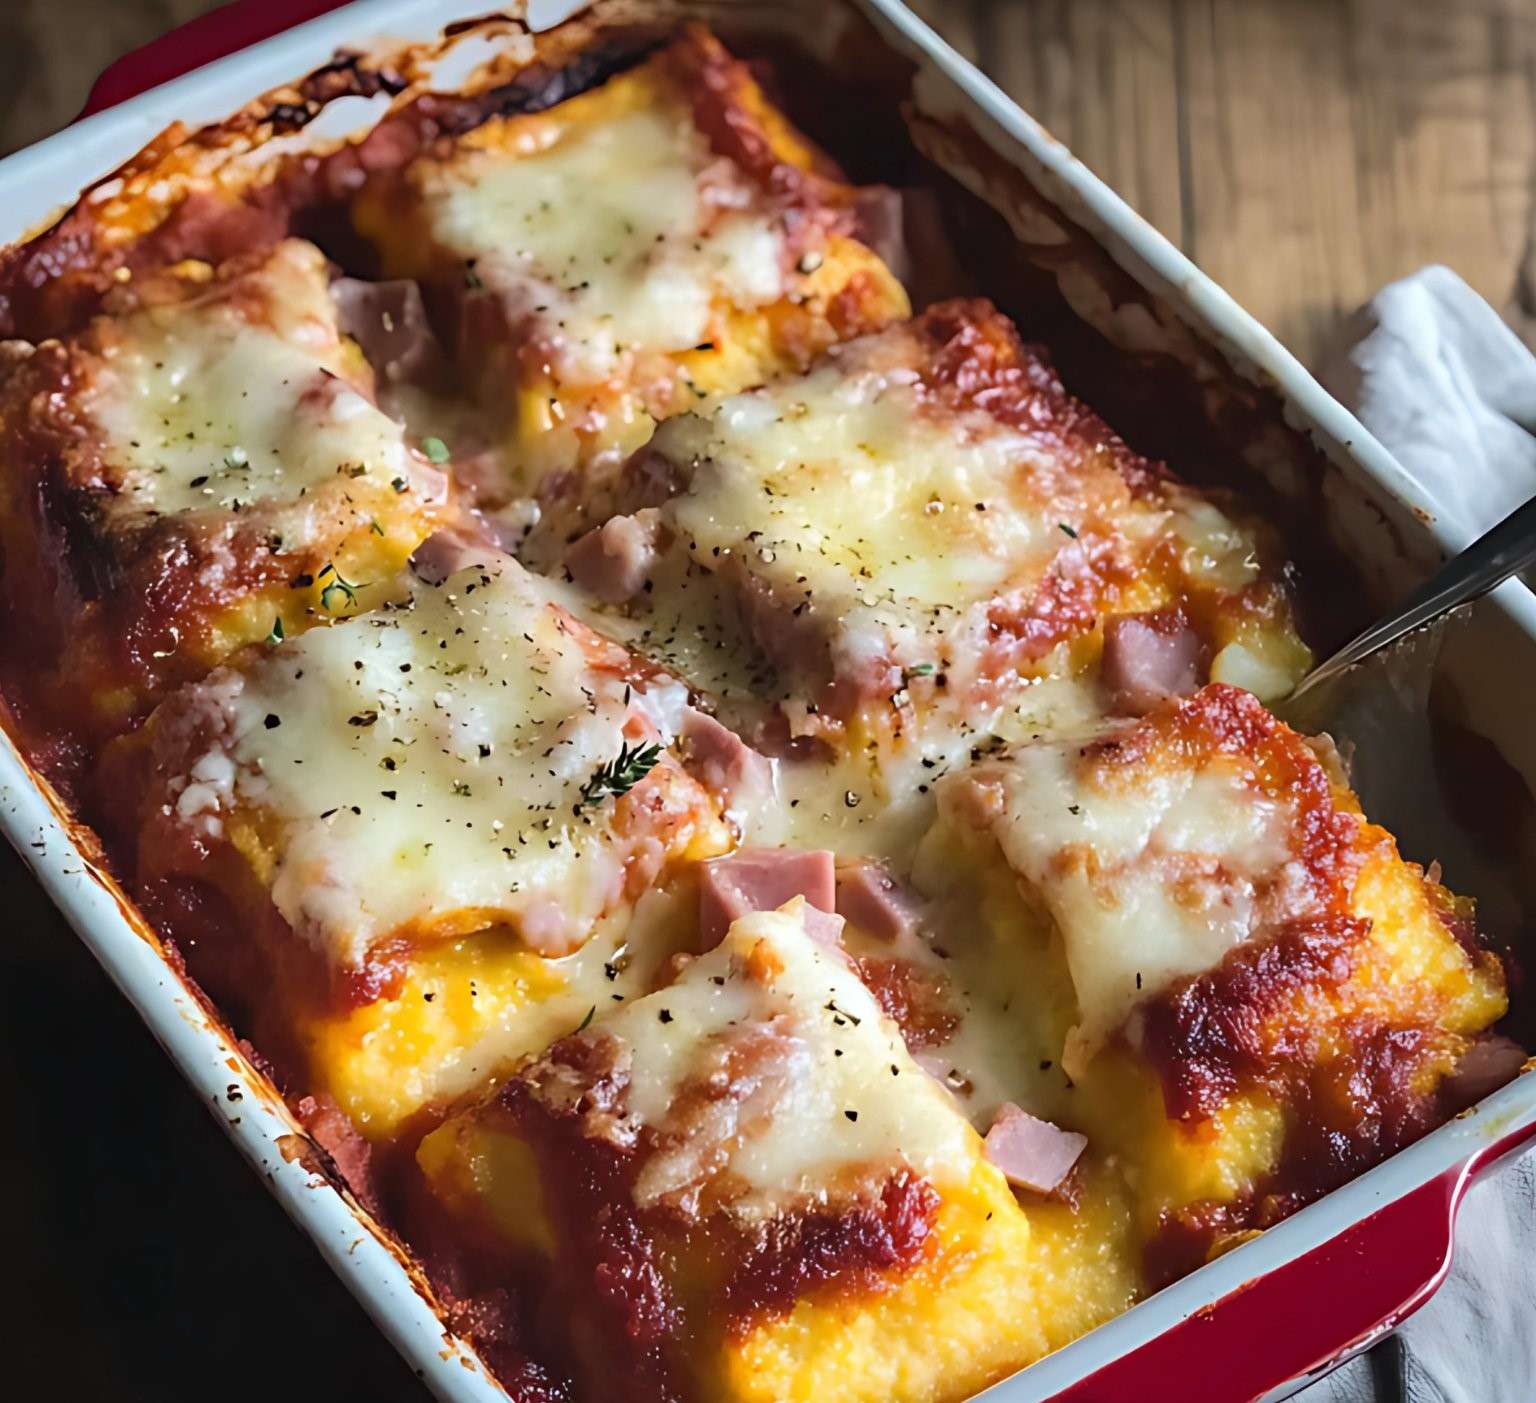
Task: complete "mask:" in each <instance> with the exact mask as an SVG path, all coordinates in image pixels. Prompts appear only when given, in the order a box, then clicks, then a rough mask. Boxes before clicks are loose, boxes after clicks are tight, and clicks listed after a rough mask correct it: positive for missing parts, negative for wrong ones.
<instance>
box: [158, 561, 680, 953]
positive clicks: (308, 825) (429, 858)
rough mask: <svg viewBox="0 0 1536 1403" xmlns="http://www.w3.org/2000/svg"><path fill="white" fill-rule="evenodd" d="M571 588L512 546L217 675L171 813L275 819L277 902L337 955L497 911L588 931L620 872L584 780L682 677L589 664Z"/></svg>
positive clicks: (666, 715)
mask: <svg viewBox="0 0 1536 1403" xmlns="http://www.w3.org/2000/svg"><path fill="white" fill-rule="evenodd" d="M559 599H560V593H559V591H558V589H557V588H556V587H554V586H552V585H550V584H549V583H548V582H546V581H543V580H541V579H539V578H537V577H535V576H531V575H529V574H527V573H526V572H525V571H524V570H522V569H521V567H519V566H518V565H516V564H515V563H514V562H512V561H511V560H509V559H506V558H502V559H500V560H497V561H493V562H492V563H490V564H488V565H486V566H485V567H483V568H482V567H479V566H476V567H472V568H470V569H469V570H466V571H461V572H460V573H459V574H457V575H453V576H451V577H450V578H449V579H448V580H447V581H445V582H444V583H443V584H442V585H439V586H435V587H434V586H429V585H426V584H424V583H416V584H414V585H412V586H411V588H410V590H409V593H408V595H407V596H406V598H404V599H403V600H402V601H401V602H399V603H398V604H397V605H395V606H393V607H390V608H386V609H383V610H381V611H378V612H376V613H373V614H370V615H369V616H367V617H366V618H365V619H362V620H359V621H357V622H356V623H354V624H351V625H349V626H337V627H331V628H322V629H318V630H314V631H311V632H310V633H308V634H305V635H304V636H303V637H301V638H299V639H296V640H291V641H290V642H288V643H286V644H284V645H283V646H281V647H279V648H277V649H276V650H274V651H273V652H272V654H271V655H270V656H268V657H267V658H266V659H264V660H263V661H262V662H260V663H258V664H257V665H256V666H254V667H252V668H251V669H250V670H249V671H247V672H244V673H235V672H228V673H223V674H219V675H216V676H215V678H214V679H212V680H210V682H209V683H208V684H206V685H205V686H204V687H202V688H201V689H199V691H198V693H197V694H196V701H195V702H194V703H193V711H194V715H195V714H196V711H197V710H198V709H199V708H200V709H201V710H202V711H203V713H204V715H203V716H202V717H201V718H200V721H201V725H200V727H199V733H203V734H211V735H213V736H214V737H215V741H214V743H213V745H212V746H211V747H210V748H209V749H208V750H207V751H206V752H205V753H203V754H201V755H199V756H195V757H193V758H192V762H191V764H190V767H189V768H188V770H187V772H186V775H185V777H184V783H182V784H181V786H180V788H179V793H178V794H177V797H176V798H175V804H176V807H177V810H178V812H179V813H180V815H181V817H182V818H183V819H184V820H185V821H186V822H188V823H189V824H193V825H194V826H201V827H204V828H207V829H210V830H211V831H213V832H215V833H217V832H219V831H221V827H222V823H223V821H224V819H225V816H226V815H229V814H230V813H233V814H234V815H235V816H236V817H237V818H238V819H240V820H242V821H243V822H244V823H246V824H248V825H250V826H252V827H253V828H255V829H256V830H258V831H259V832H261V833H262V834H264V835H265V836H264V838H263V840H262V841H263V843H264V844H265V845H269V846H270V859H269V860H270V865H271V877H270V885H271V893H272V900H273V901H274V903H275V904H276V906H277V908H278V910H279V911H280V912H281V913H282V914H283V916H284V917H285V918H286V919H287V920H288V921H289V923H290V924H291V925H292V926H293V927H294V928H295V930H297V931H298V932H300V933H301V934H302V935H304V936H305V937H307V938H308V939H310V940H311V941H313V942H314V943H315V944H316V945H318V946H319V947H320V948H321V949H322V950H323V951H324V952H325V953H326V954H328V955H329V956H330V957H331V959H332V961H333V962H334V963H335V964H337V965H349V964H350V965H355V964H359V963H361V962H362V960H363V957H364V956H365V954H366V952H367V951H368V949H369V948H370V946H372V945H373V944H375V943H376V942H377V941H379V940H381V939H383V938H385V937H387V936H389V935H392V934H401V933H405V934H410V933H420V934H434V933H436V934H453V933H457V932H459V931H462V930H467V929H478V928H481V927H484V926H486V925H489V924H491V923H492V922H494V921H496V920H516V921H518V922H519V923H520V924H521V926H522V928H523V930H524V932H525V934H530V932H535V931H536V932H538V934H536V935H532V936H531V937H530V938H532V939H533V940H534V943H535V944H536V945H537V946H539V948H548V947H554V948H557V949H558V948H569V947H570V946H571V945H574V944H577V943H579V942H580V939H581V938H583V937H584V936H585V934H586V933H587V932H588V931H589V930H590V928H591V925H592V923H593V922H594V921H595V920H596V919H597V917H598V916H599V915H601V914H602V912H603V911H604V910H606V909H607V908H609V907H610V906H612V905H613V904H614V903H615V902H616V901H617V899H618V897H619V895H620V891H621V887H622V883H623V879H624V870H623V862H622V853H621V851H619V850H617V849H616V847H615V839H614V833H613V817H614V808H615V802H614V800H612V799H611V798H609V799H606V800H603V801H602V802H591V803H584V802H583V799H584V797H586V796H584V789H585V788H586V787H587V786H588V785H589V782H590V781H591V779H592V776H593V774H594V772H595V771H596V770H597V769H598V768H599V767H600V766H603V765H606V764H608V763H610V762H612V761H614V760H615V758H616V757H617V756H618V754H619V752H620V749H621V747H622V746H623V745H624V744H626V741H627V739H628V738H629V737H631V736H633V735H635V734H636V733H637V728H638V734H640V735H641V736H642V737H650V738H653V739H654V740H656V741H659V742H663V743H664V742H666V741H667V740H669V739H670V738H671V735H672V730H673V722H674V718H675V716H676V712H677V708H679V707H680V706H681V704H682V701H683V698H684V693H683V690H682V688H681V687H680V686H678V685H677V684H676V683H670V682H666V681H662V682H660V683H658V684H657V685H656V686H654V687H652V688H650V689H647V690H641V689H639V688H637V687H635V686H633V685H631V684H630V683H628V682H626V681H625V680H624V678H623V676H621V675H620V674H619V673H618V672H616V671H612V670H607V669H605V668H602V667H597V666H594V664H593V660H592V658H591V656H590V655H589V651H588V647H587V646H586V644H585V641H584V640H583V639H582V638H581V637H579V636H577V635H576V634H575V633H574V632H573V631H572V626H571V622H570V619H569V616H568V615H567V614H565V613H564V612H563V611H562V609H561V608H560V607H559ZM621 656H622V655H621ZM662 764H663V765H664V766H665V767H666V770H668V771H672V772H673V773H676V772H675V770H673V769H672V765H671V762H670V761H663V762H662ZM664 772H665V771H664ZM679 778H680V777H679Z"/></svg>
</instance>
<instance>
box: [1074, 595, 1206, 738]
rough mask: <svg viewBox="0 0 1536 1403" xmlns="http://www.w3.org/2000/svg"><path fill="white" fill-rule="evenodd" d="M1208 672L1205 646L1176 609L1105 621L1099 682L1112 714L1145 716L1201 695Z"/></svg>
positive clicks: (1129, 615) (1124, 616)
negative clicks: (1177, 699)
mask: <svg viewBox="0 0 1536 1403" xmlns="http://www.w3.org/2000/svg"><path fill="white" fill-rule="evenodd" d="M1204 672H1205V645H1204V644H1203V643H1202V642H1201V640H1200V635H1199V634H1198V633H1196V632H1195V631H1194V629H1192V628H1191V627H1190V626H1189V624H1188V622H1187V621H1186V620H1185V618H1184V616H1183V615H1182V614H1181V613H1180V612H1179V611H1178V610H1177V609H1161V610H1157V611H1156V612H1154V613H1150V614H1121V615H1119V616H1118V617H1115V618H1111V619H1107V620H1106V621H1105V623H1104V656H1103V660H1102V662H1101V663H1100V668H1099V677H1100V680H1101V681H1102V683H1103V686H1104V689H1105V691H1107V692H1108V693H1109V706H1110V710H1111V711H1113V712H1115V713H1117V714H1119V715H1121V716H1145V715H1146V714H1147V712H1149V711H1151V710H1152V709H1153V708H1154V707H1156V706H1158V705H1159V704H1161V703H1162V702H1165V701H1167V700H1169V699H1170V698H1172V697H1187V696H1192V695H1193V694H1194V693H1195V692H1197V691H1199V690H1200V685H1201V683H1202V681H1203V680H1204Z"/></svg>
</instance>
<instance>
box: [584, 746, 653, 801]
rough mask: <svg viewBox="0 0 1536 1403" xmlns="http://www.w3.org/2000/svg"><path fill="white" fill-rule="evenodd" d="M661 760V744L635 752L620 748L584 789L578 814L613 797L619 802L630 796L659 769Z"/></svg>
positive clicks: (601, 766) (638, 748)
mask: <svg viewBox="0 0 1536 1403" xmlns="http://www.w3.org/2000/svg"><path fill="white" fill-rule="evenodd" d="M660 759H661V747H660V746H659V745H637V746H635V747H634V748H633V749H631V748H630V747H629V746H627V745H621V746H619V753H618V754H617V755H616V756H614V758H613V759H612V760H609V761H608V762H607V763H606V764H603V765H599V766H598V767H597V769H595V770H594V771H593V772H592V776H591V778H590V779H588V780H587V782H586V783H585V784H584V785H582V786H581V799H580V800H579V802H578V803H577V805H576V809H577V812H578V813H579V812H580V811H581V810H582V809H585V808H588V807H590V806H592V805H596V804H601V803H602V802H603V800H604V799H607V798H609V797H610V796H611V797H613V798H615V799H617V798H618V797H619V796H620V795H621V794H628V793H629V791H630V790H631V789H633V788H634V787H635V786H636V785H637V784H639V783H640V781H641V780H643V779H644V778H645V777H646V776H647V775H648V774H650V772H651V771H652V770H653V769H655V768H656V762H657V761H658V760H660Z"/></svg>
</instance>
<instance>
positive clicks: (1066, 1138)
mask: <svg viewBox="0 0 1536 1403" xmlns="http://www.w3.org/2000/svg"><path fill="white" fill-rule="evenodd" d="M1087 1144H1088V1137H1087V1136H1086V1135H1079V1134H1078V1133H1077V1132H1076V1131H1073V1130H1063V1129H1061V1127H1060V1126H1056V1125H1052V1124H1051V1123H1050V1121H1048V1120H1039V1119H1037V1118H1036V1117H1034V1116H1032V1115H1030V1114H1029V1112H1028V1111H1025V1110H1022V1109H1020V1108H1019V1107H1018V1106H1015V1105H1014V1104H1013V1102H1012V1101H1005V1102H1003V1104H1002V1105H1001V1106H1000V1107H999V1108H998V1112H997V1115H996V1116H994V1117H993V1120H992V1128H991V1129H990V1130H989V1131H987V1139H986V1147H987V1158H988V1159H990V1160H991V1161H992V1163H993V1164H995V1165H996V1166H997V1167H998V1168H999V1169H1001V1170H1002V1171H1003V1177H1004V1178H1006V1179H1007V1180H1008V1182H1009V1183H1010V1184H1012V1185H1013V1186H1014V1187H1015V1188H1019V1189H1032V1190H1033V1191H1034V1192H1035V1193H1037V1194H1049V1193H1055V1192H1056V1190H1057V1188H1059V1187H1060V1185H1061V1181H1062V1180H1063V1179H1065V1178H1066V1177H1067V1175H1068V1174H1069V1173H1071V1171H1072V1166H1073V1165H1074V1164H1076V1163H1077V1159H1078V1156H1079V1155H1081V1154H1082V1152H1083V1150H1084V1149H1085V1148H1086V1146H1087Z"/></svg>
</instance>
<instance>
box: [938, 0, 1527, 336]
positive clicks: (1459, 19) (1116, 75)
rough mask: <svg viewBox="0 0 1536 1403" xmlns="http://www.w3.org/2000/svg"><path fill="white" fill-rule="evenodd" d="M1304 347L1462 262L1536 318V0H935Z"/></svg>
mask: <svg viewBox="0 0 1536 1403" xmlns="http://www.w3.org/2000/svg"><path fill="white" fill-rule="evenodd" d="M924 8H925V9H926V10H927V12H928V13H929V17H930V19H931V20H932V21H933V22H935V23H936V24H938V25H939V26H940V27H941V28H942V29H944V30H945V31H946V32H958V33H959V34H960V36H961V44H960V47H962V48H963V49H965V50H966V51H967V52H975V53H979V55H980V59H981V61H982V63H983V64H984V66H985V67H986V68H987V70H988V72H990V73H991V75H992V76H993V77H994V78H996V79H997V80H998V82H999V83H1000V84H1001V85H1002V86H1003V87H1004V88H1005V89H1006V90H1007V91H1008V92H1009V93H1010V94H1011V95H1012V96H1014V97H1015V98H1016V99H1017V100H1019V101H1020V102H1021V103H1022V104H1023V105H1024V106H1025V108H1026V109H1027V110H1029V111H1030V112H1032V113H1033V114H1034V115H1035V116H1036V117H1038V118H1039V119H1040V120H1041V121H1043V122H1044V123H1045V124H1046V125H1047V126H1048V127H1050V128H1051V129H1052V130H1053V131H1054V132H1055V133H1056V134H1057V135H1058V136H1060V137H1061V138H1062V140H1063V141H1065V142H1066V143H1067V144H1068V145H1069V146H1070V147H1071V148H1072V149H1073V150H1074V151H1075V152H1076V153H1077V154H1078V155H1079V156H1080V157H1082V159H1083V160H1084V161H1086V162H1087V164H1088V165H1089V166H1091V167H1092V168H1093V169H1094V170H1096V171H1097V172H1099V173H1100V174H1101V175H1102V176H1104V178H1105V179H1106V180H1107V181H1108V182H1109V183H1110V184H1111V185H1113V186H1114V187H1115V188H1116V189H1117V190H1119V191H1120V193H1121V194H1123V195H1124V196H1125V197H1126V198H1127V199H1128V200H1129V201H1130V203H1131V204H1132V205H1133V206H1135V207H1136V208H1137V209H1138V210H1139V211H1140V212H1141V213H1142V214H1144V215H1145V216H1146V217H1147V218H1148V219H1150V220H1151V221H1152V222H1153V223H1154V224H1156V225H1157V226H1158V227H1159V228H1160V229H1162V230H1163V232H1165V233H1166V234H1168V235H1169V236H1170V237H1171V238H1173V239H1174V240H1175V241H1176V242H1178V243H1179V244H1180V245H1181V246H1182V247H1183V248H1184V250H1185V251H1186V252H1188V253H1190V254H1191V255H1192V256H1193V257H1194V258H1195V259H1196V261H1198V262H1199V263H1201V265H1202V266H1203V267H1205V269H1206V270H1207V271H1208V272H1210V273H1211V274H1212V276H1214V277H1215V278H1216V279H1217V280H1218V281H1219V282H1221V283H1222V284H1223V285H1224V286H1226V287H1227V288H1228V289H1229V290H1230V291H1231V292H1232V293H1233V294H1234V295H1235V296H1236V297H1237V299H1238V300H1239V301H1240V302H1242V303H1243V304H1244V305H1245V306H1247V307H1248V308H1249V310H1251V311H1252V312H1254V313H1255V314H1256V315H1257V316H1258V317H1259V318H1260V319H1261V320H1263V321H1264V322H1266V323H1267V324H1268V325H1269V326H1271V327H1272V328H1273V329H1274V330H1275V331H1276V332H1277V333H1278V334H1279V335H1280V336H1281V338H1282V339H1283V340H1285V341H1286V342H1288V343H1289V344H1290V345H1291V346H1292V348H1293V349H1295V350H1296V351H1297V352H1298V353H1299V354H1300V355H1301V356H1302V357H1303V358H1304V359H1308V360H1313V359H1315V358H1316V356H1317V355H1318V353H1319V351H1320V349H1321V348H1322V347H1323V345H1324V344H1325V343H1326V342H1327V341H1328V339H1329V338H1330V337H1331V335H1332V334H1333V332H1334V330H1335V328H1336V326H1337V324H1338V322H1339V321H1340V319H1341V318H1342V316H1343V315H1344V314H1346V313H1348V312H1349V311H1351V310H1353V309H1354V307H1356V306H1358V305H1359V303H1361V302H1362V301H1364V300H1365V299H1366V298H1367V297H1369V296H1370V295H1371V293H1373V292H1374V291H1375V290H1376V289H1377V288H1378V287H1380V286H1381V285H1382V284H1383V283H1384V282H1387V281H1390V280H1391V279H1393V278H1396V277H1401V276H1403V275H1404V274H1405V273H1408V272H1411V271H1413V270H1414V269H1415V268H1418V267H1421V266H1422V265H1424V264H1425V263H1429V262H1443V263H1448V264H1450V265H1451V266H1452V267H1454V268H1455V269H1456V270H1457V271H1458V272H1459V273H1461V275H1462V276H1463V277H1465V278H1466V279H1467V281H1468V282H1470V283H1471V284H1472V285H1473V286H1474V287H1475V288H1476V289H1477V290H1478V291H1479V292H1481V293H1482V294H1483V295H1484V296H1485V297H1487V298H1488V299H1489V300H1490V301H1491V302H1492V303H1493V304H1494V306H1496V307H1498V308H1499V309H1500V310H1501V311H1502V312H1504V313H1505V314H1506V316H1508V317H1509V319H1510V320H1511V322H1512V324H1514V325H1515V326H1516V328H1517V330H1520V331H1522V333H1523V334H1526V335H1527V336H1528V337H1529V336H1530V334H1531V332H1532V329H1533V328H1536V200H1533V184H1536V5H1533V4H1532V3H1531V2H1530V0H1454V3H1452V2H1451V0H1445V2H1444V3H1439V4H1435V5H1409V4H1403V3H1402V0H990V3H984V4H981V5H979V6H978V4H976V3H971V4H965V5H956V4H946V3H943V0H927V3H926V5H925V6H924Z"/></svg>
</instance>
